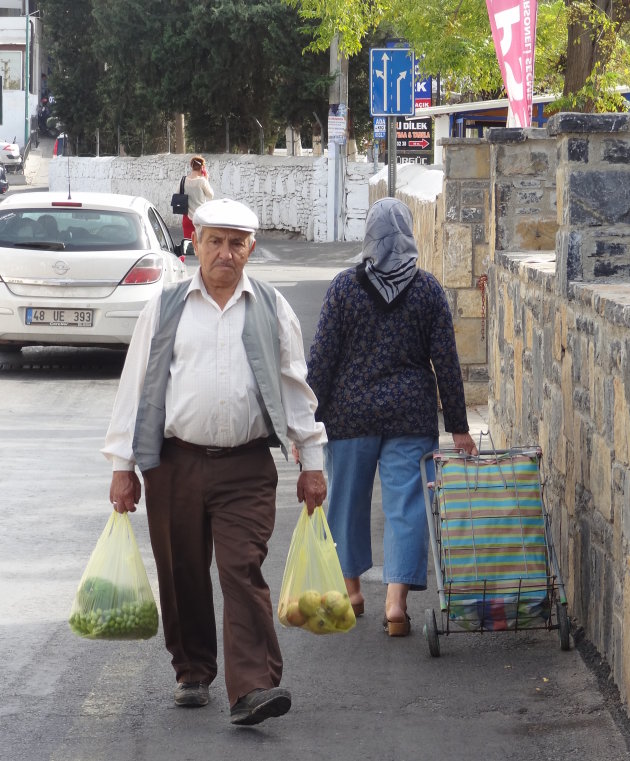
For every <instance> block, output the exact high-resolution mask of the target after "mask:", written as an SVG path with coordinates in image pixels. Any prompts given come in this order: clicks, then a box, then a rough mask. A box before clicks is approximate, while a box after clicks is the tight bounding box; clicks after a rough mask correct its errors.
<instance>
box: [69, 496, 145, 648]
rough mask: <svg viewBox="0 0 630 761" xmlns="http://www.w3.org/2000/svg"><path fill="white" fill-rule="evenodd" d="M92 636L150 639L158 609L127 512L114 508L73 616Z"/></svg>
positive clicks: (78, 628)
mask: <svg viewBox="0 0 630 761" xmlns="http://www.w3.org/2000/svg"><path fill="white" fill-rule="evenodd" d="M68 623H69V624H70V628H71V629H72V631H73V632H74V633H75V634H78V635H79V636H80V637H87V638H88V639H149V638H150V637H154V636H155V635H156V634H157V630H158V611H157V606H156V604H155V598H154V597H153V592H152V591H151V586H150V584H149V579H148V577H147V572H146V570H145V567H144V563H143V562H142V556H141V555H140V551H139V550H138V545H137V543H136V538H135V536H134V533H133V529H132V528H131V521H130V520H129V514H128V513H117V512H116V511H114V512H112V514H111V516H110V518H109V520H108V521H107V525H106V526H105V528H104V529H103V533H102V534H101V536H100V537H99V540H98V542H97V543H96V547H95V548H94V550H93V552H92V555H91V556H90V559H89V561H88V564H87V566H86V568H85V571H84V572H83V576H82V577H81V581H80V582H79V587H78V589H77V592H76V595H75V598H74V603H73V605H72V610H71V611H70V619H69V621H68Z"/></svg>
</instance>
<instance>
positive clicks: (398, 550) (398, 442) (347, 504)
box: [324, 436, 439, 589]
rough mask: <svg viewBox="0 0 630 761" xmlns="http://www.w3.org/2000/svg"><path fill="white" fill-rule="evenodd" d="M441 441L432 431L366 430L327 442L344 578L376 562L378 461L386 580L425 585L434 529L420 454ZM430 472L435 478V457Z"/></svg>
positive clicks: (332, 518) (332, 517)
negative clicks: (374, 509) (406, 433)
mask: <svg viewBox="0 0 630 761" xmlns="http://www.w3.org/2000/svg"><path fill="white" fill-rule="evenodd" d="M438 446H439V440H438V439H437V438H433V437H431V436H364V437H361V438H356V439H338V440H336V441H329V442H328V444H326V447H325V450H324V454H325V464H326V473H327V476H328V524H329V526H330V531H331V533H332V537H333V539H334V541H335V543H336V544H337V553H338V555H339V561H340V563H341V570H342V572H343V575H344V577H345V578H354V577H356V576H360V575H361V574H362V573H364V572H365V571H367V570H368V569H369V568H371V567H372V541H371V527H370V518H371V508H372V489H373V486H374V476H375V474H376V467H377V465H378V469H379V476H380V479H381V492H382V497H383V514H384V516H385V531H384V537H383V554H384V563H383V583H384V584H390V583H399V584H408V585H409V586H410V588H411V589H426V584H427V554H428V547H429V529H428V524H427V516H426V510H425V505H424V493H423V489H422V478H421V476H420V460H421V458H422V457H423V456H424V455H425V454H426V453H427V452H432V451H434V450H435V449H437V448H438ZM427 477H428V478H429V480H433V479H434V478H435V476H434V470H433V461H432V460H431V461H429V462H428V467H427Z"/></svg>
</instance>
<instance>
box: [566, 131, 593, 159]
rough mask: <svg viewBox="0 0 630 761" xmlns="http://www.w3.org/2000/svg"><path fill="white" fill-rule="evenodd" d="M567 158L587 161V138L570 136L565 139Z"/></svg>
mask: <svg viewBox="0 0 630 761" xmlns="http://www.w3.org/2000/svg"><path fill="white" fill-rule="evenodd" d="M567 159H568V160H569V161H574V162H579V163H582V164H586V163H587V162H588V140H586V139H583V138H576V137H570V138H569V139H568V140H567Z"/></svg>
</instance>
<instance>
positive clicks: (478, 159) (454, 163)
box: [444, 142, 490, 179]
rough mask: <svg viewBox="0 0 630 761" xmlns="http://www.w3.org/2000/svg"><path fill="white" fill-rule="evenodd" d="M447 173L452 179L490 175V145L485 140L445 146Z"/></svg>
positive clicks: (484, 177)
mask: <svg viewBox="0 0 630 761" xmlns="http://www.w3.org/2000/svg"><path fill="white" fill-rule="evenodd" d="M444 167H445V175H446V176H447V177H449V178H451V179H470V178H474V179H486V178H489V177H490V146H489V145H488V144H487V143H485V142H483V143H482V142H479V143H471V144H469V145H465V144H464V145H462V144H460V145H445V146H444Z"/></svg>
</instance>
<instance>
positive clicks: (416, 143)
mask: <svg viewBox="0 0 630 761" xmlns="http://www.w3.org/2000/svg"><path fill="white" fill-rule="evenodd" d="M408 145H409V147H410V148H426V147H427V145H429V141H428V140H425V139H424V138H422V140H410V141H409V143H408Z"/></svg>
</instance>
